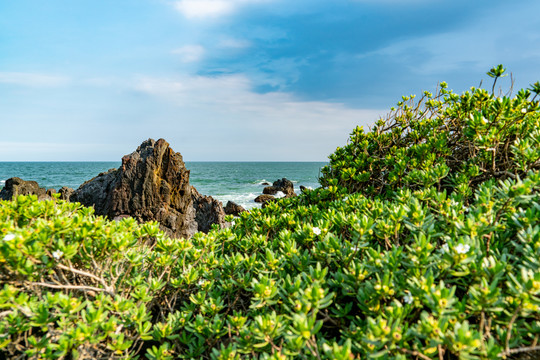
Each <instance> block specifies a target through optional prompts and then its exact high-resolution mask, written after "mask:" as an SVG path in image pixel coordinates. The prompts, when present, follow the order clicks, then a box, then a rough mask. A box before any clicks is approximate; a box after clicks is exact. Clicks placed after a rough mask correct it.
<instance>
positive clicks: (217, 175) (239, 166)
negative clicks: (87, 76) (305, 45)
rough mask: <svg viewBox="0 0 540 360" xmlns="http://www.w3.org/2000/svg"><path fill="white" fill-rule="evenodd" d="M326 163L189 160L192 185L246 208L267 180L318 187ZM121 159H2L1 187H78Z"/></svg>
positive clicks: (187, 165)
mask: <svg viewBox="0 0 540 360" xmlns="http://www.w3.org/2000/svg"><path fill="white" fill-rule="evenodd" d="M324 165H325V163H324V162H186V168H187V169H188V170H190V180H189V182H190V184H191V185H193V186H195V187H196V188H197V190H198V191H199V192H200V193H201V194H203V195H210V196H212V197H213V198H215V199H217V200H219V201H221V202H223V205H225V204H226V203H227V201H229V200H230V201H233V202H235V203H237V204H239V205H242V206H243V207H244V208H246V209H251V208H253V207H257V206H260V204H257V203H256V202H254V199H255V198H256V197H257V196H259V195H260V194H262V190H263V188H264V186H265V185H264V183H270V184H271V183H272V182H274V181H276V180H278V179H281V178H287V179H289V180H291V181H292V182H293V184H294V187H295V191H296V192H299V191H300V185H303V186H306V187H311V188H316V187H318V186H319V185H318V177H319V175H320V169H321V168H322V167H323V166H324ZM118 166H120V162H0V188H2V187H3V186H4V184H5V181H6V180H7V179H9V178H11V177H19V178H21V179H23V180H34V181H37V182H38V184H39V186H40V187H44V188H47V189H51V188H52V189H56V190H58V189H60V188H61V187H62V186H67V187H70V188H73V189H77V188H78V187H79V186H80V185H81V184H82V183H84V182H85V181H87V180H90V179H91V178H93V177H95V176H97V175H99V174H100V173H102V172H105V171H107V170H109V169H112V168H117V167H118Z"/></svg>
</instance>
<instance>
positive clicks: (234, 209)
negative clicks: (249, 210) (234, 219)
mask: <svg viewBox="0 0 540 360" xmlns="http://www.w3.org/2000/svg"><path fill="white" fill-rule="evenodd" d="M223 210H225V214H227V215H234V216H239V215H240V213H241V212H244V211H246V209H244V208H243V207H242V206H240V205H238V204H237V203H235V202H232V201H227V205H225V207H224V208H223Z"/></svg>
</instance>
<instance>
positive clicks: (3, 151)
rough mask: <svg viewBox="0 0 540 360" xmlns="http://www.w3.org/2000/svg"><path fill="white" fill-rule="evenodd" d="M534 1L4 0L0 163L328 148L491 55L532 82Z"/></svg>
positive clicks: (319, 156) (539, 40) (521, 83)
mask: <svg viewBox="0 0 540 360" xmlns="http://www.w3.org/2000/svg"><path fill="white" fill-rule="evenodd" d="M538 14H540V1H538V0H515V1H507V0H489V1H487V0H475V1H470V0H453V1H439V0H324V1H323V0H177V1H173V0H114V1H109V0H107V1H106V0H78V1H73V0H47V1H43V0H0V161H119V160H120V159H121V157H122V156H123V155H125V154H129V153H131V152H132V151H134V150H135V149H136V148H137V146H138V145H139V144H140V143H141V142H142V141H144V140H145V139H148V138H154V139H158V138H164V139H166V140H167V141H168V142H169V143H170V145H171V147H172V148H173V149H174V150H175V151H177V152H180V153H181V154H182V155H183V157H184V160H185V161H326V160H327V157H328V155H329V154H331V153H332V152H333V151H334V150H335V148H336V147H338V146H341V145H344V144H345V143H346V141H347V139H348V136H349V134H350V133H351V131H352V130H353V129H354V127H356V126H357V125H362V126H364V127H365V128H368V127H369V126H370V125H372V124H373V123H374V122H375V121H376V120H377V119H378V118H380V117H383V116H384V115H385V114H386V113H387V112H388V111H389V109H390V108H391V107H392V106H394V105H395V104H396V103H397V102H398V101H399V100H400V99H401V96H402V95H409V94H421V93H422V92H423V91H424V90H428V91H434V90H435V88H436V85H437V83H438V82H440V81H446V82H447V83H448V84H449V87H450V88H451V89H453V90H454V91H456V92H459V93H461V92H463V91H466V90H467V89H469V88H470V87H471V86H478V85H479V84H480V82H481V81H484V84H485V85H484V86H485V87H490V86H491V80H490V79H489V78H488V77H487V75H486V72H487V71H488V70H489V69H490V68H491V67H493V66H495V65H497V64H503V65H504V66H505V67H506V68H507V71H508V72H511V73H512V75H513V78H514V82H515V83H514V89H519V88H522V87H528V86H529V84H532V83H534V82H536V81H539V80H540V16H538ZM510 82H511V80H510V77H506V78H504V79H502V81H500V82H498V84H500V85H501V86H502V87H504V88H505V89H506V88H508V87H509V86H510ZM487 84H489V86H488V85H487Z"/></svg>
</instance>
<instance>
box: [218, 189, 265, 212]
mask: <svg viewBox="0 0 540 360" xmlns="http://www.w3.org/2000/svg"><path fill="white" fill-rule="evenodd" d="M257 196H258V195H257V194H253V193H244V194H228V195H215V196H212V197H213V198H215V199H217V200H219V201H221V202H222V203H223V206H225V205H227V201H232V202H234V203H236V204H238V205H240V206H242V207H243V208H245V209H252V208H255V207H260V206H261V204H258V203H256V202H255V198H256V197H257Z"/></svg>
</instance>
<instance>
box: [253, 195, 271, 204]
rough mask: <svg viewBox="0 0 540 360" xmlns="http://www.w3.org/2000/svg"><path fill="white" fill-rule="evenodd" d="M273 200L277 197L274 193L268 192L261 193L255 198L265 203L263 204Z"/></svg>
mask: <svg viewBox="0 0 540 360" xmlns="http://www.w3.org/2000/svg"><path fill="white" fill-rule="evenodd" d="M273 200H275V197H273V196H272V195H267V194H264V195H259V196H257V197H256V198H255V202H258V203H263V204H264V203H266V202H268V201H273Z"/></svg>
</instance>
